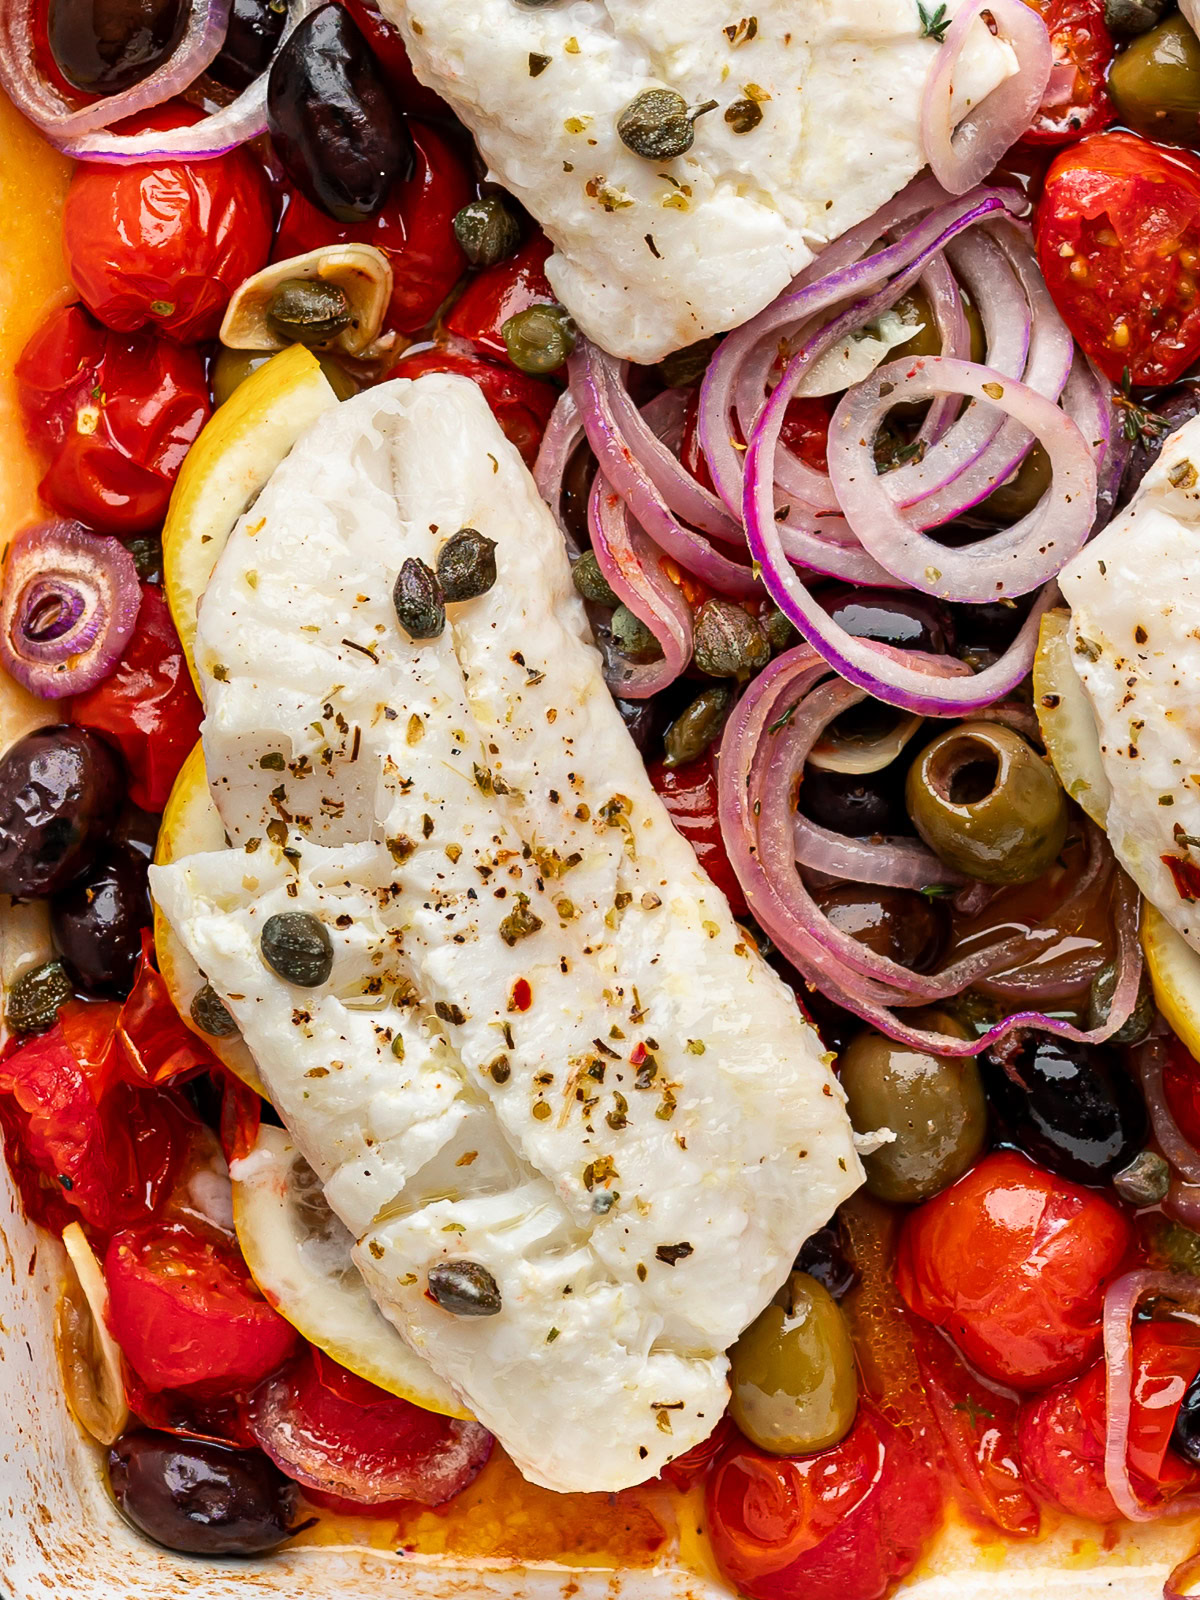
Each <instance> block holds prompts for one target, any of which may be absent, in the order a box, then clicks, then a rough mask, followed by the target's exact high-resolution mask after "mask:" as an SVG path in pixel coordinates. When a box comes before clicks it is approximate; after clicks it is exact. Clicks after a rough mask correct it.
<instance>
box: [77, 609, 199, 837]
mask: <svg viewBox="0 0 1200 1600" xmlns="http://www.w3.org/2000/svg"><path fill="white" fill-rule="evenodd" d="M203 716H204V709H203V707H202V706H201V704H200V700H199V697H198V695H197V694H196V691H195V689H194V688H193V687H192V679H191V674H190V673H189V672H188V668H187V661H186V659H185V657H184V654H183V646H182V645H181V644H180V642H179V635H178V634H177V633H176V632H175V624H174V623H173V622H172V621H171V613H170V611H168V609H167V602H166V601H165V600H164V599H163V594H162V590H161V589H159V588H158V587H157V585H155V584H152V583H144V584H143V585H142V607H141V610H140V611H139V612H138V620H137V631H136V632H135V633H134V636H133V638H132V639H131V640H130V641H129V646H128V648H127V649H126V651H125V654H124V655H123V656H122V657H121V659H120V661H118V662H117V664H116V666H115V667H114V668H113V670H112V672H111V673H110V674H109V675H108V677H107V678H105V680H104V682H103V683H99V684H97V685H96V687H95V688H94V689H89V691H88V692H87V694H82V695H79V696H78V697H77V698H76V699H75V700H73V701H72V703H71V719H72V721H74V722H78V723H80V724H81V725H82V726H83V727H85V728H95V730H96V731H97V733H104V734H107V735H108V737H109V738H110V739H111V740H112V741H113V742H114V743H115V744H117V745H119V746H120V748H121V752H122V754H123V755H124V757H125V762H126V765H127V766H128V768H129V775H130V783H129V794H130V798H131V799H132V800H133V802H134V804H135V805H139V806H141V808H142V809H143V811H161V810H162V808H163V807H164V806H165V805H166V803H167V796H168V795H169V794H170V792H171V785H172V784H173V783H174V782H175V779H176V777H177V776H178V774H179V769H180V767H181V766H182V765H183V763H184V761H185V760H186V759H187V757H188V754H189V752H190V751H191V749H192V746H193V745H194V744H195V743H196V740H197V739H198V738H199V736H200V722H201V719H202V718H203Z"/></svg>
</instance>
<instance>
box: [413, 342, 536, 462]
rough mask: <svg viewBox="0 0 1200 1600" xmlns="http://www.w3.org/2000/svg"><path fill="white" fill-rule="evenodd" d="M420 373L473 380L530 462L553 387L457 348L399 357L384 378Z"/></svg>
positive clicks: (415, 376) (501, 424) (416, 376)
mask: <svg viewBox="0 0 1200 1600" xmlns="http://www.w3.org/2000/svg"><path fill="white" fill-rule="evenodd" d="M424 372H457V373H459V374H461V376H462V377H464V378H470V379H471V381H472V382H473V383H477V384H478V385H479V387H480V388H481V389H482V390H483V397H484V399H485V400H486V401H487V403H488V405H489V406H491V408H492V413H493V415H494V416H495V418H496V421H497V422H498V423H499V424H500V426H501V428H502V429H503V430H504V436H505V438H506V439H508V440H509V441H510V442H511V443H512V444H515V445H516V447H517V449H518V450H519V451H520V452H521V455H522V457H523V458H524V461H525V464H526V466H530V467H531V466H532V465H533V463H534V460H535V458H536V456H537V453H538V445H540V444H541V442H542V434H543V433H545V431H546V424H547V423H548V422H549V420H550V413H551V412H552V411H553V410H554V406H555V402H556V401H557V399H558V390H557V389H555V388H553V387H552V385H550V384H548V383H544V382H543V381H542V380H541V378H531V377H529V376H528V375H527V374H526V373H524V372H518V371H517V369H516V368H515V367H501V366H497V365H496V363H495V362H494V361H484V360H483V359H482V358H481V357H479V356H469V355H464V354H462V353H461V352H459V351H457V350H440V349H439V350H421V351H419V352H418V353H417V354H416V355H412V356H402V357H401V358H400V360H399V361H398V362H397V363H396V365H395V366H394V367H393V368H392V370H391V371H390V372H389V373H388V377H389V378H419V377H420V376H421V374H422V373H424Z"/></svg>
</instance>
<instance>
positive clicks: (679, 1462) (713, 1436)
mask: <svg viewBox="0 0 1200 1600" xmlns="http://www.w3.org/2000/svg"><path fill="white" fill-rule="evenodd" d="M736 1432H737V1430H736V1429H735V1428H734V1425H733V1423H732V1421H731V1420H730V1418H729V1415H728V1413H726V1415H725V1416H723V1417H722V1418H721V1420H720V1422H718V1423H717V1425H716V1427H715V1428H714V1429H713V1431H712V1432H711V1433H710V1434H709V1436H708V1438H707V1439H701V1441H700V1443H699V1444H694V1445H693V1446H692V1448H691V1449H690V1450H685V1451H684V1452H683V1454H682V1455H681V1456H676V1457H675V1459H674V1461H668V1463H667V1465H666V1466H665V1467H664V1468H663V1469H662V1476H663V1477H664V1478H665V1479H666V1480H667V1482H668V1483H673V1484H674V1485H675V1487H676V1488H677V1489H681V1490H682V1491H683V1492H684V1493H685V1494H686V1493H687V1491H688V1490H689V1489H690V1488H691V1487H692V1485H693V1484H694V1483H698V1482H699V1481H700V1479H701V1478H702V1477H703V1476H704V1474H705V1473H706V1472H707V1471H708V1469H709V1467H711V1466H712V1464H713V1462H714V1461H715V1460H716V1459H717V1457H718V1456H719V1455H720V1454H721V1452H722V1450H724V1449H725V1447H726V1445H727V1444H728V1443H729V1442H730V1440H731V1439H732V1438H733V1436H734V1434H735V1433H736Z"/></svg>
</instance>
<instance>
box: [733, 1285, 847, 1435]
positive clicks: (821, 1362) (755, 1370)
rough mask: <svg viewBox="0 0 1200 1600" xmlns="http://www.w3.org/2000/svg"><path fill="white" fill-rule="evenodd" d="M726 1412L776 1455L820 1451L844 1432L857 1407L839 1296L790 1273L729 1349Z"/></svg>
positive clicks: (745, 1432) (747, 1432)
mask: <svg viewBox="0 0 1200 1600" xmlns="http://www.w3.org/2000/svg"><path fill="white" fill-rule="evenodd" d="M729 1363H730V1373H729V1382H730V1387H731V1388H732V1390H733V1394H732V1398H731V1399H730V1402H729V1414H730V1416H731V1417H732V1418H733V1420H734V1422H735V1423H736V1424H737V1426H738V1427H739V1428H740V1429H741V1430H742V1432H743V1433H744V1434H745V1435H746V1437H747V1438H748V1439H749V1440H750V1442H751V1443H752V1444H756V1445H757V1446H758V1447H759V1449H760V1450H769V1451H771V1453H772V1454H774V1455H780V1456H794V1455H802V1454H804V1453H806V1452H808V1451H813V1450H825V1449H828V1447H829V1446H830V1445H834V1444H837V1443H838V1441H839V1440H841V1439H844V1438H845V1437H846V1435H847V1434H848V1433H849V1432H850V1429H851V1427H852V1426H853V1424H854V1414H855V1411H856V1410H857V1408H858V1383H857V1379H856V1377H855V1368H854V1349H853V1346H852V1345H851V1343H850V1334H849V1332H848V1330H847V1328H846V1323H845V1319H844V1318H843V1316H842V1313H841V1312H840V1311H839V1310H838V1307H837V1302H836V1301H835V1300H834V1299H833V1296H832V1295H831V1294H830V1293H829V1291H828V1289H825V1288H823V1287H822V1286H821V1285H820V1284H819V1283H818V1282H817V1280H816V1279H815V1278H810V1277H809V1276H808V1274H807V1273H806V1272H793V1273H792V1275H791V1277H790V1278H789V1279H788V1281H787V1282H786V1283H785V1284H784V1286H783V1288H782V1289H781V1290H780V1291H779V1293H778V1294H777V1295H776V1296H775V1298H774V1300H772V1302H771V1304H770V1305H769V1306H768V1307H767V1308H766V1310H765V1311H763V1312H761V1313H760V1314H759V1315H758V1316H757V1317H755V1319H754V1321H753V1322H752V1323H751V1324H750V1326H749V1327H748V1328H747V1329H746V1331H745V1333H743V1334H742V1336H741V1338H740V1339H739V1340H738V1342H737V1343H736V1344H735V1345H734V1347H733V1349H732V1350H731V1351H730V1352H729Z"/></svg>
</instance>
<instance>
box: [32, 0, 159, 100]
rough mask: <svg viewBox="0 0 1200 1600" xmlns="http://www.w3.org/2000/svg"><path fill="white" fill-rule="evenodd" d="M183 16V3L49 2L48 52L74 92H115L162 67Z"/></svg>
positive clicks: (152, 0)
mask: <svg viewBox="0 0 1200 1600" xmlns="http://www.w3.org/2000/svg"><path fill="white" fill-rule="evenodd" d="M187 17H188V7H187V6H186V5H185V4H184V3H183V0H50V7H49V11H48V13H47V16H46V26H47V29H48V32H49V39H50V54H51V55H52V56H53V57H54V64H55V66H56V67H57V68H58V70H59V71H60V72H61V73H62V75H63V77H64V78H65V79H66V80H67V82H68V83H69V84H71V85H72V87H73V88H76V89H83V90H85V91H86V92H87V93H88V94H118V93H119V92H120V91H121V90H122V89H132V87H133V86H134V84H135V83H140V82H141V81H142V79H143V78H148V77H149V76H150V74H151V73H152V72H153V71H154V70H155V68H156V67H159V66H161V65H162V63H163V62H164V61H165V60H166V59H167V57H168V56H169V55H170V54H171V52H172V51H173V50H174V48H175V46H176V45H177V44H178V43H179V40H180V38H181V37H182V36H183V30H184V26H185V24H186V22H187Z"/></svg>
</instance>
